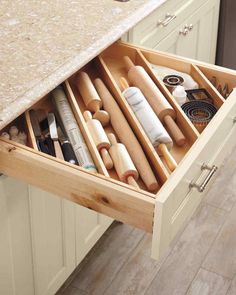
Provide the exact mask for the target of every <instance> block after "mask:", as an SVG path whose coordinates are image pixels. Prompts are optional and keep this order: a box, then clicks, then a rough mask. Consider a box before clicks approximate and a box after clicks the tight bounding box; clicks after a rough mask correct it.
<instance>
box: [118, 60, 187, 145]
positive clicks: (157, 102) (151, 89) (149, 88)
mask: <svg viewBox="0 0 236 295" xmlns="http://www.w3.org/2000/svg"><path fill="white" fill-rule="evenodd" d="M124 62H125V66H126V69H127V71H128V78H129V81H130V82H131V83H132V84H133V85H134V86H136V87H139V88H140V90H141V91H142V93H143V94H144V96H145V97H146V99H147V100H148V102H149V104H150V105H151V107H152V109H153V110H154V112H155V113H156V115H157V116H158V118H159V119H160V121H161V122H162V123H163V124H164V126H165V127H166V129H167V130H168V132H169V134H170V135H171V137H172V138H173V139H174V140H175V142H176V143H177V145H179V146H182V145H184V144H185V143H186V138H185V136H184V135H183V133H182V131H181V130H180V129H179V127H178V126H177V125H176V123H175V121H174V119H175V117H176V113H175V110H174V109H173V108H172V106H171V105H170V104H169V102H168V101H167V100H166V98H165V97H164V95H163V94H162V93H161V91H160V90H159V89H158V87H157V86H156V85H155V83H154V82H153V81H152V79H151V78H150V77H149V75H148V74H147V72H146V71H145V69H144V68H143V67H141V66H135V65H134V64H133V62H132V61H131V59H130V58H129V57H128V56H125V57H124Z"/></svg>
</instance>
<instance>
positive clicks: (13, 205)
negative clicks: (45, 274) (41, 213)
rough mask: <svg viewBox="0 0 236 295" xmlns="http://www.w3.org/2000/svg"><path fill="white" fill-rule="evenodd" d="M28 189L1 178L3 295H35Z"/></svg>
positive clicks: (0, 290) (0, 278)
mask: <svg viewBox="0 0 236 295" xmlns="http://www.w3.org/2000/svg"><path fill="white" fill-rule="evenodd" d="M30 232H31V227H30V213H29V201H28V185H27V184H26V183H23V182H20V181H17V180H13V179H12V178H9V177H5V176H1V177H0V294H4V295H32V294H34V275H33V259H32V247H31V236H30Z"/></svg>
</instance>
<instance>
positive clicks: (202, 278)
mask: <svg viewBox="0 0 236 295" xmlns="http://www.w3.org/2000/svg"><path fill="white" fill-rule="evenodd" d="M230 283H231V280H229V279H226V278H224V277H222V276H220V275H218V274H215V273H212V272H209V271H207V270H205V269H202V268H200V270H199V271H198V274H197V276H196V277H195V279H194V280H193V282H192V284H191V286H190V288H189V290H188V293H187V295H225V294H226V293H227V290H228V289H229V286H230Z"/></svg>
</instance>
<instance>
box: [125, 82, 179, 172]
mask: <svg viewBox="0 0 236 295" xmlns="http://www.w3.org/2000/svg"><path fill="white" fill-rule="evenodd" d="M120 84H121V86H122V90H123V92H122V94H123V96H124V97H125V99H126V100H127V102H128V104H129V105H130V107H131V109H132V110H133V112H134V114H135V116H136V118H137V119H138V121H139V122H140V124H141V125H142V127H143V129H144V131H145V133H146V134H147V136H148V138H149V139H150V141H151V143H152V144H153V146H154V147H155V148H157V152H158V153H159V154H160V155H162V156H163V157H164V159H165V161H166V164H167V166H168V168H169V169H170V171H174V170H175V168H176V167H177V163H176V161H175V159H174V158H173V157H172V155H171V154H170V152H169V150H170V149H171V148H172V146H173V142H172V139H171V138H170V136H169V134H168V133H167V131H166V130H165V128H164V127H163V125H162V124H161V121H160V120H159V119H158V117H157V116H156V114H155V113H154V111H153V109H152V108H151V107H150V105H149V104H148V102H147V100H146V98H145V97H144V95H143V94H142V92H141V91H140V89H139V88H137V87H129V84H128V82H127V81H126V79H125V78H123V77H122V78H121V79H120Z"/></svg>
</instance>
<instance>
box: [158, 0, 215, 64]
mask: <svg viewBox="0 0 236 295" xmlns="http://www.w3.org/2000/svg"><path fill="white" fill-rule="evenodd" d="M218 15H219V1H218V0H209V1H207V2H206V3H205V4H204V5H202V6H201V7H200V8H199V9H198V10H197V11H196V12H195V13H194V14H193V15H191V16H190V17H189V18H187V19H186V20H185V21H184V23H183V24H181V25H180V26H178V27H177V28H176V29H175V30H174V31H173V32H172V33H170V34H169V35H168V36H167V37H166V38H164V39H163V40H162V41H161V42H159V43H158V44H157V45H156V46H155V47H154V48H155V49H158V50H160V51H165V52H169V53H173V54H177V55H181V56H185V57H189V58H194V59H198V60H201V61H206V62H210V63H215V53H216V41H217V29H218Z"/></svg>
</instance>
